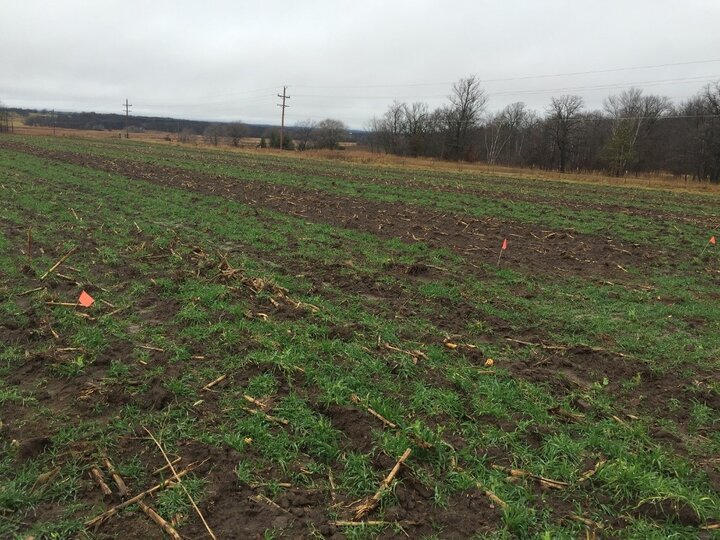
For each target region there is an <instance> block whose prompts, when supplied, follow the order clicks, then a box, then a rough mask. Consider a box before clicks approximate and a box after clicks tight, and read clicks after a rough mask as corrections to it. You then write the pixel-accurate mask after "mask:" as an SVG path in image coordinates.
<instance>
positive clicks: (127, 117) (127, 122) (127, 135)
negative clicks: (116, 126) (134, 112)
mask: <svg viewBox="0 0 720 540" xmlns="http://www.w3.org/2000/svg"><path fill="white" fill-rule="evenodd" d="M130 107H132V105H131V104H130V103H128V99H127V98H125V138H126V139H129V138H130V132H129V131H128V126H129V125H130Z"/></svg>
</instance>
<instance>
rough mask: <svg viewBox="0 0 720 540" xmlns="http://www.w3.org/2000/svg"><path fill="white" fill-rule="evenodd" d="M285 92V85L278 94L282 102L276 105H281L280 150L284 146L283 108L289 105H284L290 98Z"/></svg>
mask: <svg viewBox="0 0 720 540" xmlns="http://www.w3.org/2000/svg"><path fill="white" fill-rule="evenodd" d="M286 92H287V86H283V93H282V95H280V94H278V97H279V98H282V100H283V101H282V104H280V103H278V104H277V106H278V107H282V116H281V117H280V150H282V149H283V148H285V146H283V145H284V142H285V108H286V107H289V106H290V105H285V100H286V99H290V96H288V95H287V94H286Z"/></svg>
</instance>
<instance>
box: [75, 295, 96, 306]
mask: <svg viewBox="0 0 720 540" xmlns="http://www.w3.org/2000/svg"><path fill="white" fill-rule="evenodd" d="M78 302H79V303H80V305H81V306H83V307H90V306H92V305H93V304H94V303H95V299H94V298H93V297H92V296H90V295H89V294H88V293H86V292H85V291H83V292H81V293H80V299H79V300H78Z"/></svg>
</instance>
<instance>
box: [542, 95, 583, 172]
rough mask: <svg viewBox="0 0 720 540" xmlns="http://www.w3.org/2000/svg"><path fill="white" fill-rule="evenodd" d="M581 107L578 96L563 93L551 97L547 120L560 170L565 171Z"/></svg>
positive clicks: (581, 102)
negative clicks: (557, 154)
mask: <svg viewBox="0 0 720 540" xmlns="http://www.w3.org/2000/svg"><path fill="white" fill-rule="evenodd" d="M582 107H583V99H582V98H581V97H580V96H571V95H564V96H560V97H559V98H555V97H554V98H552V100H551V102H550V107H549V108H548V121H549V123H550V126H551V129H552V138H553V144H554V146H555V147H557V149H558V153H559V157H560V172H565V168H566V167H567V159H568V154H569V152H570V149H571V147H572V144H573V142H574V137H575V132H576V130H577V128H578V126H579V124H580V121H581V117H580V116H579V113H580V111H581V109H582Z"/></svg>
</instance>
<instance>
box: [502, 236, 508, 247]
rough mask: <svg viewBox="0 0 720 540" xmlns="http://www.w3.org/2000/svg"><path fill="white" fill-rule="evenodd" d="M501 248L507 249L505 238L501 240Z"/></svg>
mask: <svg viewBox="0 0 720 540" xmlns="http://www.w3.org/2000/svg"><path fill="white" fill-rule="evenodd" d="M502 249H507V238H506V239H505V240H503V244H502Z"/></svg>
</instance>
